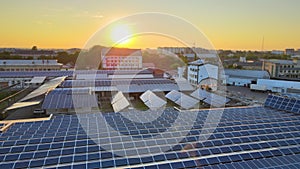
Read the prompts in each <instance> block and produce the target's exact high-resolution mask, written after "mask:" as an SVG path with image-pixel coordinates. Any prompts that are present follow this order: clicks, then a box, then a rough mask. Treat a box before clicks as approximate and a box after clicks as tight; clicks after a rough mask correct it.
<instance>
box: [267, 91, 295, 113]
mask: <svg viewBox="0 0 300 169" xmlns="http://www.w3.org/2000/svg"><path fill="white" fill-rule="evenodd" d="M287 96H289V95H284V96H276V95H268V97H267V99H266V101H265V103H264V105H265V106H266V107H271V108H274V109H278V110H284V111H288V112H292V113H298V114H299V113H300V100H297V99H296V97H287Z"/></svg>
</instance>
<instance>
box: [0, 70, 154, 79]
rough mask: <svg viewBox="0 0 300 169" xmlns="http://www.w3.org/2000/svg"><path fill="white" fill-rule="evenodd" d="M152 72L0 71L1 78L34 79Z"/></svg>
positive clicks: (149, 72)
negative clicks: (37, 77) (35, 77)
mask: <svg viewBox="0 0 300 169" xmlns="http://www.w3.org/2000/svg"><path fill="white" fill-rule="evenodd" d="M151 73H152V71H151V70H147V69H146V70H141V71H137V70H121V71H118V70H116V71H114V70H97V71H93V70H91V71H89V70H76V71H0V77H9V78H12V77H34V76H46V77H60V76H69V77H70V76H73V75H76V74H110V75H112V74H151Z"/></svg>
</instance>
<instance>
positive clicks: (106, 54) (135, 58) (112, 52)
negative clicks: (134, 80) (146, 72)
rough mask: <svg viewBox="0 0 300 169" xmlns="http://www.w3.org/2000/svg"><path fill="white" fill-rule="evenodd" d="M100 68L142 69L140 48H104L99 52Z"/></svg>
mask: <svg viewBox="0 0 300 169" xmlns="http://www.w3.org/2000/svg"><path fill="white" fill-rule="evenodd" d="M101 58H102V68H103V69H107V70H137V69H142V67H143V65H142V63H143V58H142V51H141V49H127V48H105V49H103V50H102V52H101Z"/></svg>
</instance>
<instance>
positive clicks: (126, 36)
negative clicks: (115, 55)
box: [111, 25, 132, 47]
mask: <svg viewBox="0 0 300 169" xmlns="http://www.w3.org/2000/svg"><path fill="white" fill-rule="evenodd" d="M131 34H132V33H131V30H130V28H129V27H128V26H127V25H117V26H115V27H113V28H112V30H111V40H112V42H113V43H114V44H115V45H116V46H120V47H126V46H128V45H129V44H130V42H131V40H132V39H131V38H130V36H131Z"/></svg>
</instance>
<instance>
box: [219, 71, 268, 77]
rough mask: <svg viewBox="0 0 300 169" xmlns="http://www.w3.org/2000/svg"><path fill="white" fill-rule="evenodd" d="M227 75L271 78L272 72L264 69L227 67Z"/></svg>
mask: <svg viewBox="0 0 300 169" xmlns="http://www.w3.org/2000/svg"><path fill="white" fill-rule="evenodd" d="M224 73H225V75H228V76H233V77H250V78H255V79H270V74H269V73H268V72H267V71H263V70H242V69H225V70H224Z"/></svg>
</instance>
